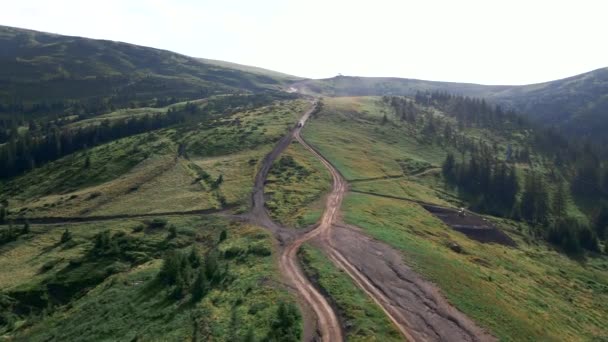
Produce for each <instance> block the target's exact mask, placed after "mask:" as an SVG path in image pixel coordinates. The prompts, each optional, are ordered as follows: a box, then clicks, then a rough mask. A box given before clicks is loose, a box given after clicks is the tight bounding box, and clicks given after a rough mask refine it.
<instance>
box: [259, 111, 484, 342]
mask: <svg viewBox="0 0 608 342" xmlns="http://www.w3.org/2000/svg"><path fill="white" fill-rule="evenodd" d="M313 110H314V106H313V108H312V109H311V110H309V111H308V112H307V113H306V114H305V115H304V116H303V117H302V119H301V120H300V122H299V124H298V126H297V127H296V128H294V129H293V130H292V131H291V133H290V134H288V135H286V136H285V137H284V138H283V139H281V140H280V141H279V143H278V144H277V145H276V146H275V148H274V149H273V151H272V152H271V153H269V154H268V156H267V157H266V158H265V159H264V161H263V165H262V167H261V168H260V171H259V172H258V175H257V176H256V180H255V187H254V193H253V195H252V201H253V203H252V208H253V209H252V213H251V219H252V221H254V222H256V223H258V224H260V225H262V226H265V227H267V228H269V229H270V230H271V231H273V232H274V233H275V235H276V236H277V237H278V239H279V241H280V242H281V245H282V246H283V247H284V248H283V250H282V252H281V255H280V258H279V267H280V269H281V272H282V274H283V276H284V277H285V279H286V280H287V281H288V282H289V284H290V285H291V286H292V287H293V288H294V289H295V290H296V291H297V292H298V294H299V297H300V299H301V301H302V302H303V304H304V305H305V307H307V308H309V309H310V310H311V311H312V314H313V315H314V317H308V320H310V319H314V320H316V326H317V331H318V335H319V336H318V337H320V339H321V340H323V341H342V340H343V338H344V336H343V331H342V328H341V326H340V321H339V319H338V317H337V315H336V313H335V311H334V310H333V308H332V307H331V305H330V304H329V302H328V301H327V299H326V298H324V297H323V295H322V294H321V293H320V292H319V290H317V289H316V288H315V287H314V286H313V285H312V284H311V283H310V281H309V280H308V279H307V278H306V276H305V275H304V273H303V272H302V270H301V268H300V265H299V263H298V259H297V251H298V249H299V248H300V246H301V245H302V244H303V243H305V242H307V241H311V240H314V242H315V243H317V244H318V245H319V246H320V247H321V248H322V249H323V250H324V252H325V253H326V255H327V256H328V258H329V259H330V260H331V261H332V262H333V263H334V264H335V265H336V266H337V267H339V268H340V269H342V270H343V271H344V272H345V273H346V274H348V275H349V276H350V277H351V278H352V279H353V281H354V282H355V284H356V285H357V286H358V287H359V288H361V289H362V290H363V291H364V292H365V293H366V294H367V295H368V296H369V297H370V298H371V299H372V300H373V301H374V302H375V303H376V304H378V306H379V307H380V308H381V309H382V310H383V311H384V313H385V314H386V315H387V317H388V318H389V319H390V320H391V321H392V322H393V323H394V325H395V326H396V327H397V329H398V330H399V331H400V332H401V334H402V335H403V337H404V339H407V340H410V341H421V340H423V341H494V340H495V338H494V337H493V336H491V335H489V334H487V333H486V332H485V331H483V330H482V329H480V328H479V327H477V326H476V325H475V323H474V322H472V321H471V320H470V319H469V318H468V317H466V316H465V315H464V314H462V313H461V312H460V311H458V310H457V309H455V308H454V307H453V306H451V305H450V304H449V303H448V302H447V301H446V300H445V299H444V298H443V297H442V295H441V293H440V291H439V290H438V289H437V288H436V287H435V286H434V285H433V284H431V283H429V282H427V281H425V280H424V279H422V278H421V277H419V276H418V275H417V274H416V273H415V272H413V271H412V270H411V269H410V268H409V267H408V266H407V265H405V264H404V263H403V260H402V256H401V254H400V253H399V252H397V251H395V250H394V249H392V248H391V247H389V246H387V245H385V244H383V243H380V242H378V241H375V240H373V239H370V238H369V237H367V236H366V235H365V234H363V233H362V232H361V231H360V229H358V228H356V227H352V226H347V225H343V224H340V223H339V222H338V220H339V217H338V213H339V210H340V207H341V204H342V199H343V198H344V194H345V193H346V191H347V189H348V184H347V183H346V181H345V179H344V178H343V177H342V176H341V175H340V173H339V172H338V171H337V169H336V168H335V167H333V165H332V164H331V163H330V162H329V161H328V160H327V159H325V158H324V157H323V156H322V155H321V154H320V153H319V152H318V151H317V150H315V149H314V148H313V147H312V146H311V145H309V144H308V143H307V142H306V141H305V140H304V139H303V138H302V137H301V135H300V131H301V129H302V126H304V124H305V123H306V121H307V119H308V117H309V116H310V114H311V113H312V112H313ZM293 139H296V140H297V141H298V142H299V143H300V144H301V145H302V146H303V147H305V148H306V149H308V150H309V151H310V153H312V154H313V155H314V156H316V157H317V158H318V159H319V161H321V163H322V164H323V165H324V166H325V167H326V168H327V169H328V170H329V172H330V173H331V175H332V178H333V186H332V190H331V192H330V193H329V195H328V196H327V202H326V206H325V211H324V213H323V216H322V217H321V220H320V222H319V224H318V226H317V227H316V228H315V229H313V230H310V231H308V232H305V233H303V234H300V233H298V232H296V231H295V230H293V229H286V228H284V227H281V226H279V225H277V224H276V223H275V222H273V221H272V220H271V219H270V217H269V215H268V212H267V211H266V209H265V207H264V182H265V180H266V176H267V175H268V171H269V170H270V167H271V166H272V163H273V162H274V160H275V159H276V158H277V157H278V156H279V155H280V154H281V152H283V150H285V149H286V148H287V147H288V146H289V144H290V143H291V141H292V140H293ZM298 234H300V236H299V237H298ZM305 312H306V311H305ZM306 325H307V323H306V314H305V326H306ZM310 337H311V336H310V334H309V335H308V338H310Z"/></svg>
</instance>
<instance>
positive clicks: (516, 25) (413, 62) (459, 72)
mask: <svg viewBox="0 0 608 342" xmlns="http://www.w3.org/2000/svg"><path fill="white" fill-rule="evenodd" d="M607 14H608V1H603V0H597V1H586V0H576V1H538V0H536V1H533V0H528V1H520V0H508V1H506V0H505V1H492V0H485V1H484V0H479V1H470V0H459V1H455V0H451V1H450V0H448V1H438V0H431V1H429V0H425V1H422V0H419V1H405V0H401V1H399V0H394V1H393V0H373V1H372V0H369V1H357V0H350V1H349V0H306V1H288V0H282V1H281V0H215V1H207V0H198V1H197V0H103V1H94V0H91V1H84V0H55V1H47V0H18V1H17V0H14V1H11V0H5V1H2V10H1V11H0V24H1V25H8V26H17V27H23V28H30V29H35V30H41V31H49V32H54V33H60V34H66V35H78V36H84V37H91V38H103V39H111V40H119V41H125V42H129V43H134V44H140V45H146V46H152V47H157V48H163V49H168V50H172V51H176V52H180V53H183V54H187V55H191V56H196V57H205V58H213V59H221V60H227V61H232V62H237V63H242V64H249V65H255V66H260V67H264V68H268V69H272V70H277V71H282V72H285V73H289V74H293V75H298V76H304V77H312V78H321V77H332V76H335V75H336V74H338V73H342V74H344V75H360V76H395V77H408V78H420V79H429V80H438V81H456V82H474V83H484V84H526V83H535V82H541V81H548V80H552V79H557V78H563V77H567V76H571V75H575V74H578V73H582V72H586V71H590V70H593V69H597V68H601V67H606V66H608V43H607V41H608V17H607Z"/></svg>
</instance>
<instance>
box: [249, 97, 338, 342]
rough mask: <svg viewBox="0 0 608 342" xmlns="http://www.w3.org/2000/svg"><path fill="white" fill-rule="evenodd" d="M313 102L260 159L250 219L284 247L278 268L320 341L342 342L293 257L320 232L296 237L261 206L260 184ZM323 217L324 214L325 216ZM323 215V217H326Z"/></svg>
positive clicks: (297, 132)
mask: <svg viewBox="0 0 608 342" xmlns="http://www.w3.org/2000/svg"><path fill="white" fill-rule="evenodd" d="M316 107H317V104H316V103H313V105H312V106H311V108H310V109H309V110H308V111H307V112H306V113H305V114H304V115H303V116H302V118H301V119H300V121H299V123H298V126H297V127H296V128H294V129H293V130H292V131H291V133H290V134H287V135H286V136H285V137H283V138H282V139H281V140H279V142H278V143H277V144H276V145H275V147H274V149H273V150H272V151H271V152H270V153H269V154H268V155H267V156H266V157H265V158H264V160H263V161H262V166H261V167H260V170H259V171H258V174H257V175H256V177H255V183H254V189H253V194H252V198H251V199H252V210H251V214H250V220H252V221H253V222H255V223H257V224H259V225H262V226H264V227H266V228H268V229H269V230H270V231H272V232H273V233H274V234H275V236H276V237H277V239H278V240H279V243H280V244H281V245H282V246H284V249H283V250H282V252H281V255H280V257H279V268H280V270H281V273H282V274H283V276H284V277H285V279H286V280H287V281H288V282H289V283H290V285H291V286H292V287H293V288H294V289H295V290H296V291H297V292H298V294H299V296H300V298H301V300H302V301H304V304H305V305H307V306H308V307H309V308H310V309H311V310H312V311H313V313H314V315H315V316H316V320H317V322H316V323H317V324H316V325H317V330H318V333H319V335H320V338H321V340H322V341H327V342H334V341H343V340H344V337H343V335H342V327H341V326H340V322H339V320H338V316H337V315H336V313H335V312H334V310H333V308H332V307H331V305H330V304H329V302H328V301H327V299H326V298H325V297H323V295H322V294H321V293H320V292H319V291H318V290H317V289H316V288H315V287H314V286H313V285H312V283H311V282H310V281H309V280H308V279H307V278H306V276H305V275H304V272H303V271H302V269H301V267H300V265H299V262H298V257H297V252H298V250H299V249H300V246H302V244H303V243H305V242H307V241H309V240H311V239H313V238H315V237H316V236H317V235H319V234H320V233H321V230H320V229H314V230H311V231H309V232H307V233H305V234H304V235H302V236H300V237H297V238H296V235H297V232H296V231H295V230H293V229H285V228H284V227H281V226H279V225H278V224H276V223H275V222H274V221H272V219H271V218H270V216H269V215H268V212H267V211H266V208H265V207H264V183H265V181H266V177H267V176H268V172H269V171H270V168H271V166H272V163H273V162H274V160H275V159H276V158H277V157H278V156H279V155H280V154H281V153H282V152H283V151H284V150H285V149H286V148H287V147H288V146H289V144H290V143H291V141H292V140H293V139H294V137H296V138H298V137H299V136H300V130H301V129H302V126H304V123H306V120H308V118H309V116H310V115H311V113H312V112H313V111H314V110H315V109H316ZM326 215H327V214H326ZM326 215H324V216H326Z"/></svg>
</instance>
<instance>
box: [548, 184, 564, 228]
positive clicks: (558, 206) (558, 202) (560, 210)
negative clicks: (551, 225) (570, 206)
mask: <svg viewBox="0 0 608 342" xmlns="http://www.w3.org/2000/svg"><path fill="white" fill-rule="evenodd" d="M566 196H567V194H566V189H565V187H564V183H563V182H562V181H560V182H558V183H557V189H556V190H555V194H554V195H553V201H552V203H551V212H552V214H553V216H554V217H555V218H558V219H559V218H562V217H564V215H566V203H567V197H566Z"/></svg>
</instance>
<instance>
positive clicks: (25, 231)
mask: <svg viewBox="0 0 608 342" xmlns="http://www.w3.org/2000/svg"><path fill="white" fill-rule="evenodd" d="M29 233H30V223H29V222H28V221H25V223H24V224H23V228H21V234H24V235H25V234H29Z"/></svg>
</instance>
